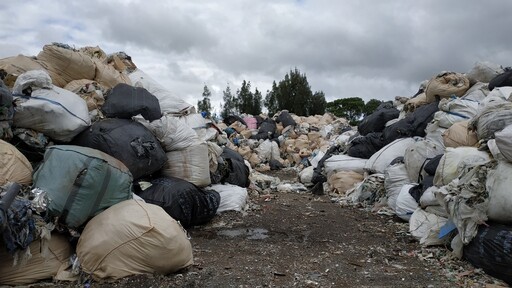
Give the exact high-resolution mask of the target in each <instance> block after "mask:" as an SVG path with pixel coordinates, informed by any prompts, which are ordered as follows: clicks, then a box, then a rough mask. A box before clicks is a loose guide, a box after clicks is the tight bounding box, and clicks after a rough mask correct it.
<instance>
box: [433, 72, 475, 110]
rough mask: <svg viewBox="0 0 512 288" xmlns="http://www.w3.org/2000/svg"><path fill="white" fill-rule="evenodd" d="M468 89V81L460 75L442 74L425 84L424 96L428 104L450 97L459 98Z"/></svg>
mask: <svg viewBox="0 0 512 288" xmlns="http://www.w3.org/2000/svg"><path fill="white" fill-rule="evenodd" d="M468 89H469V79H468V78H467V77H466V76H464V75H463V74H461V73H455V72H443V73H441V74H438V75H436V76H435V77H433V78H432V79H431V80H430V81H429V82H428V84H427V88H426V89H425V94H426V96H427V101H428V103H432V102H435V101H437V100H439V99H442V98H449V97H451V96H456V97H461V96H462V95H464V94H465V93H466V91H468Z"/></svg>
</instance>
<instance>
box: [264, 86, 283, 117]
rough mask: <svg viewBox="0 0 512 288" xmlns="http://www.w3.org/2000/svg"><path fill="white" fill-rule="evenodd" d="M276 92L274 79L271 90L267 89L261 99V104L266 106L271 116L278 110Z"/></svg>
mask: <svg viewBox="0 0 512 288" xmlns="http://www.w3.org/2000/svg"><path fill="white" fill-rule="evenodd" d="M278 93H279V89H278V88H277V84H276V81H274V82H273V83H272V90H270V91H269V90H267V95H266V96H265V100H264V101H263V106H265V107H266V108H267V110H268V115H269V116H273V115H274V114H276V113H277V112H278V111H279V103H278V101H277V98H278V97H277V94H278Z"/></svg>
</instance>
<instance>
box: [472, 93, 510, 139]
mask: <svg viewBox="0 0 512 288" xmlns="http://www.w3.org/2000/svg"><path fill="white" fill-rule="evenodd" d="M511 88H512V87H511ZM510 124H512V103H511V102H509V101H507V100H505V99H503V100H499V101H496V102H491V103H488V104H487V105H483V107H481V109H480V112H479V113H478V115H476V116H475V117H473V118H472V119H471V121H470V124H469V127H471V128H476V133H477V135H478V139H480V140H482V139H483V140H489V139H492V138H495V133H496V132H498V131H501V130H503V129H504V128H505V127H507V126H508V125H510Z"/></svg>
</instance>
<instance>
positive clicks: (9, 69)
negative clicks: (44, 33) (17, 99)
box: [0, 55, 44, 88]
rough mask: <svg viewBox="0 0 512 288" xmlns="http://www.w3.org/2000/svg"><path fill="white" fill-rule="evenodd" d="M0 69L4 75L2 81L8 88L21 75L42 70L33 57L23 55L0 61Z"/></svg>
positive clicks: (12, 85)
mask: <svg viewBox="0 0 512 288" xmlns="http://www.w3.org/2000/svg"><path fill="white" fill-rule="evenodd" d="M0 69H2V70H4V71H5V73H6V75H5V76H4V79H3V81H4V84H5V85H7V86H8V87H9V88H12V87H14V82H16V79H17V78H18V76H20V75H21V74H23V73H25V72H27V71H30V70H44V68H43V66H42V65H41V64H39V62H37V60H36V59H35V58H34V57H28V56H24V55H18V56H14V57H8V58H4V59H0Z"/></svg>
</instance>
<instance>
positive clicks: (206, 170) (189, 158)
mask: <svg viewBox="0 0 512 288" xmlns="http://www.w3.org/2000/svg"><path fill="white" fill-rule="evenodd" d="M166 155H167V162H165V165H164V167H163V168H162V174H163V175H164V176H171V177H176V178H180V179H183V180H187V181H188V182H190V183H192V184H195V185H196V186H198V187H205V186H208V185H210V184H211V179H210V162H209V160H208V145H207V144H206V142H202V143H199V144H196V145H193V146H190V147H187V148H185V149H183V150H175V151H170V152H167V153H166Z"/></svg>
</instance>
